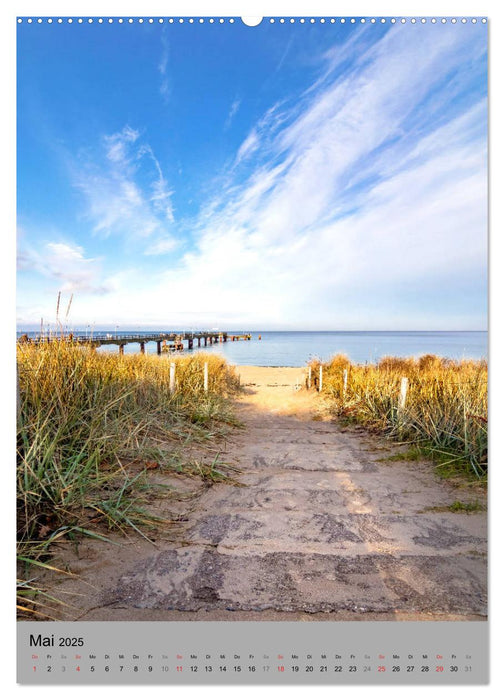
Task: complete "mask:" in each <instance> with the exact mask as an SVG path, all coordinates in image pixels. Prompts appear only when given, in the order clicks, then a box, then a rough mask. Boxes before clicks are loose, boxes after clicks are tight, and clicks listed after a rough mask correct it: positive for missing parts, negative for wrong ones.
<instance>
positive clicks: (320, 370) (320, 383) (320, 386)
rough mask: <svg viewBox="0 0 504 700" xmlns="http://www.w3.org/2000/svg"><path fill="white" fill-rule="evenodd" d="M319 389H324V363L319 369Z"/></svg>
mask: <svg viewBox="0 0 504 700" xmlns="http://www.w3.org/2000/svg"><path fill="white" fill-rule="evenodd" d="M319 391H322V365H320V369H319Z"/></svg>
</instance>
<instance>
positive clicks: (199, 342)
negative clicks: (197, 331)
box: [198, 338, 201, 348]
mask: <svg viewBox="0 0 504 700" xmlns="http://www.w3.org/2000/svg"><path fill="white" fill-rule="evenodd" d="M198 347H199V348H200V347H201V338H198Z"/></svg>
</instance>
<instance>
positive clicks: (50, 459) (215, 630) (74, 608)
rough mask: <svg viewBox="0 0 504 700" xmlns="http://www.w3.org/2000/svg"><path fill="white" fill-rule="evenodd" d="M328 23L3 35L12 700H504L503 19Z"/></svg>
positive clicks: (120, 20)
mask: <svg viewBox="0 0 504 700" xmlns="http://www.w3.org/2000/svg"><path fill="white" fill-rule="evenodd" d="M337 9H338V8H337V6H336V5H334V7H331V8H328V9H327V11H326V13H325V14H320V13H317V14H302V13H299V12H297V11H294V12H293V14H288V13H287V14H280V13H273V14H271V15H267V14H263V15H262V16H241V15H240V14H236V15H227V14H219V13H215V14H210V10H211V8H208V12H207V11H205V13H204V14H190V13H189V11H188V12H187V14H184V15H179V14H174V15H170V14H166V15H160V14H144V12H145V10H142V8H141V7H140V8H138V10H137V11H135V12H132V13H131V14H128V10H124V11H122V12H121V11H120V8H119V9H118V11H117V12H115V13H112V14H102V15H100V14H96V13H94V12H92V13H89V14H67V15H50V14H44V13H42V14H40V15H38V14H37V15H35V14H32V15H29V14H19V16H17V17H16V18H15V19H13V20H12V22H13V27H12V32H13V33H15V34H16V48H17V66H16V70H17V223H18V233H17V253H18V272H17V329H16V330H17V333H16V359H17V363H16V364H17V372H16V392H17V413H16V415H17V442H16V456H17V479H16V483H17V494H16V503H17V623H16V624H17V678H18V683H19V684H21V685H36V686H42V685H52V686H54V685H86V684H90V685H91V684H94V685H104V684H110V685H117V684H122V685H134V684H137V685H149V684H151V685H162V684H166V685H170V684H178V685H181V684H186V685H195V684H199V685H254V684H256V685H291V686H292V685H331V684H333V685H348V684H355V685H359V684H361V685H364V684H365V685H405V684H410V685H415V684H416V685H420V684H423V685H447V686H448V685H456V684H457V685H471V684H472V685H482V684H486V683H488V680H489V669H488V655H489V643H488V617H487V615H488V610H487V593H488V568H487V475H488V446H487V439H488V430H487V428H488V391H487V375H488V367H487V365H488V336H487V248H488V244H487V237H488V232H487V228H488V223H487V209H488V194H487V188H488V181H487V180H488V178H487V145H488V144H487V129H488V91H487V82H488V65H487V44H488V29H489V20H488V18H487V17H486V16H479V15H478V14H475V15H449V16H448V15H439V16H438V15H426V16H422V15H415V16H411V15H404V16H403V15H389V14H384V15H382V14H376V15H369V16H361V15H351V14H345V15H339V14H337V13H336V12H337ZM168 10H169V8H166V11H168ZM331 10H332V13H331ZM72 12H73V11H72ZM335 13H336V14H335ZM14 24H15V26H14Z"/></svg>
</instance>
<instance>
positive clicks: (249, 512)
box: [81, 367, 486, 620]
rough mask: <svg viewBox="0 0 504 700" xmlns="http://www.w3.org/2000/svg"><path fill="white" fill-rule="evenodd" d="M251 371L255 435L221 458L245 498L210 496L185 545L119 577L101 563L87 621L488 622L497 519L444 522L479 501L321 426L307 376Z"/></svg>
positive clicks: (247, 421)
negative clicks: (464, 504) (491, 527)
mask: <svg viewBox="0 0 504 700" xmlns="http://www.w3.org/2000/svg"><path fill="white" fill-rule="evenodd" d="M239 371H240V373H241V380H242V384H243V385H244V386H245V389H246V393H245V394H244V395H243V396H242V397H240V399H239V400H238V407H237V408H238V413H239V417H240V418H241V420H242V421H243V423H244V426H245V428H244V430H238V431H236V432H235V434H234V435H233V437H232V439H231V440H230V441H229V442H228V443H227V446H226V450H225V453H224V454H223V455H222V457H223V458H224V459H225V460H226V461H228V462H229V463H232V464H234V465H236V466H238V467H239V468H240V469H241V470H242V473H241V474H240V477H239V479H240V481H241V482H242V484H243V487H236V486H233V485H228V484H217V485H214V486H212V487H211V488H210V489H207V490H205V491H204V492H203V493H202V494H201V495H200V496H199V497H198V499H197V503H196V504H195V506H193V507H192V508H191V511H190V513H189V514H188V522H187V523H186V527H185V528H184V533H183V535H180V537H179V540H178V541H173V542H171V543H164V544H160V546H158V547H157V549H154V548H151V549H150V550H149V548H146V547H145V544H144V545H140V546H138V545H136V546H135V547H132V548H130V549H129V550H128V556H127V557H126V558H125V559H124V560H123V561H122V563H121V565H117V566H115V567H113V568H112V569H111V567H110V565H109V566H108V568H107V567H104V566H103V562H102V563H101V564H100V562H98V561H96V557H95V561H94V563H93V562H90V563H88V564H89V565H88V568H87V572H86V570H85V569H86V567H85V566H84V567H83V571H82V574H83V575H86V573H87V575H88V577H89V575H92V576H93V577H94V578H93V580H94V585H95V586H96V592H95V599H96V600H95V602H96V605H94V606H93V609H92V610H91V611H89V612H88V613H86V615H85V616H84V617H82V618H81V619H95V620H100V619H101V620H109V619H121V620H135V619H136V620H168V619H181V620H183V619H186V620H200V619H214V620H228V619H236V620H244V619H284V620H285V619H319V620H320V619H481V616H484V615H486V558H485V554H486V513H484V512H483V513H482V512H475V513H469V514H468V513H464V512H462V513H452V512H450V511H448V510H443V508H446V507H447V506H448V505H450V504H451V503H453V502H454V501H456V500H458V501H464V500H465V501H474V493H473V492H468V491H465V490H464V489H463V488H456V487H455V486H453V485H449V484H448V483H446V482H443V481H441V480H440V479H438V478H437V477H436V476H435V475H434V473H433V467H432V466H431V465H429V464H427V463H425V464H424V463H419V462H413V463H411V462H410V463H408V462H387V461H385V460H384V457H386V456H387V455H390V454H391V453H392V452H393V451H394V448H393V446H392V445H390V444H389V443H386V442H385V441H380V440H378V439H377V438H375V437H373V436H369V435H368V434H366V433H365V432H363V431H361V430H358V429H345V428H342V427H341V426H338V425H337V424H336V423H334V422H333V421H330V420H316V419H315V420H314V418H317V416H316V410H317V407H318V406H320V402H319V400H318V396H317V395H316V394H315V393H314V392H308V391H306V390H305V389H304V388H303V389H301V390H297V386H296V385H297V384H301V383H302V382H303V370H299V369H293V368H260V367H256V368H253V367H242V368H239ZM395 451H397V448H396V449H395ZM480 500H481V499H480ZM433 507H435V508H436V510H431V509H432V508H433ZM89 546H90V547H91V548H92V547H93V546H96V545H89ZM116 556H117V555H116ZM93 567H94V569H93ZM100 567H101V568H100Z"/></svg>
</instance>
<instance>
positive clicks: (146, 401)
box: [17, 338, 239, 599]
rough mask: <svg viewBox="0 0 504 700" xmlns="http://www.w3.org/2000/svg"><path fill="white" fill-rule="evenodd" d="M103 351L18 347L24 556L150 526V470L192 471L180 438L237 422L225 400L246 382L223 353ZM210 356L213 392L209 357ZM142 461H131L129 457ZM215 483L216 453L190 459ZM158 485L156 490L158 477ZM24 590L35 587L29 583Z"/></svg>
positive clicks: (62, 345) (213, 433)
mask: <svg viewBox="0 0 504 700" xmlns="http://www.w3.org/2000/svg"><path fill="white" fill-rule="evenodd" d="M169 359H170V362H171V361H173V362H175V363H176V379H177V382H176V387H175V391H174V392H170V389H169V387H170V362H168V361H167V360H166V358H159V357H157V356H148V355H147V356H146V355H140V354H139V355H125V356H120V355H112V354H106V353H103V354H102V353H97V352H96V351H95V350H94V349H93V348H92V347H90V346H82V345H79V344H77V343H73V342H70V341H69V340H68V339H64V338H61V339H56V338H55V339H53V340H51V342H48V343H44V344H38V345H37V344H33V343H20V344H18V348H17V371H18V432H17V530H18V553H19V557H20V561H22V562H23V563H24V564H27V565H28V564H37V565H43V564H44V561H46V559H45V557H46V556H47V552H48V548H49V545H50V544H51V543H53V542H55V541H56V540H57V539H59V538H61V537H65V538H69V537H70V538H71V537H76V536H82V535H94V536H98V537H101V536H102V535H100V534H99V533H100V528H101V529H102V530H103V526H105V527H106V528H119V529H123V530H125V529H130V528H133V529H134V530H137V531H138V532H140V533H142V534H143V533H144V532H145V531H146V530H148V529H149V528H151V527H154V526H155V525H156V518H154V517H153V516H151V515H149V513H148V512H147V511H146V510H145V507H144V496H143V494H144V492H145V491H146V490H148V489H149V481H148V479H147V478H146V475H147V469H148V468H149V466H148V464H147V468H146V469H144V468H143V467H144V466H145V465H143V464H142V463H143V462H145V461H146V460H153V459H154V460H155V465H156V467H157V468H158V469H160V470H166V471H184V460H183V459H182V458H178V457H177V454H178V453H177V450H176V447H175V446H177V445H181V444H182V445H183V444H185V443H188V442H190V441H194V440H208V439H211V438H218V437H220V436H222V435H223V434H224V433H225V432H226V430H227V426H229V425H233V424H235V423H236V421H235V419H234V417H233V415H232V412H231V410H230V405H229V401H228V400H227V399H228V397H229V396H231V395H232V394H233V393H234V392H235V391H237V389H238V387H239V379H238V377H237V375H236V374H235V372H234V370H233V369H232V368H230V367H229V366H228V365H227V364H226V363H225V361H224V360H223V359H221V358H220V357H218V356H216V355H204V354H203V353H201V354H199V353H198V354H194V355H191V356H190V357H184V356H180V357H173V358H169ZM204 362H207V363H208V376H209V386H208V392H206V393H205V392H204V387H203V363H204ZM132 464H133V465H136V467H135V468H133V469H130V468H128V465H132ZM125 465H126V466H125ZM187 473H190V474H198V475H199V476H201V477H202V478H205V479H207V480H209V481H215V480H218V479H222V478H224V476H225V474H224V473H223V472H222V470H221V469H220V468H219V464H218V461H216V460H214V463H213V464H211V465H204V464H200V465H199V467H198V469H195V467H194V464H192V465H188V468H187ZM152 488H155V486H154V485H153V486H152ZM23 590H24V596H25V598H27V599H29V598H30V596H31V595H32V591H31V590H28V589H27V587H26V586H24V588H23Z"/></svg>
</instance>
